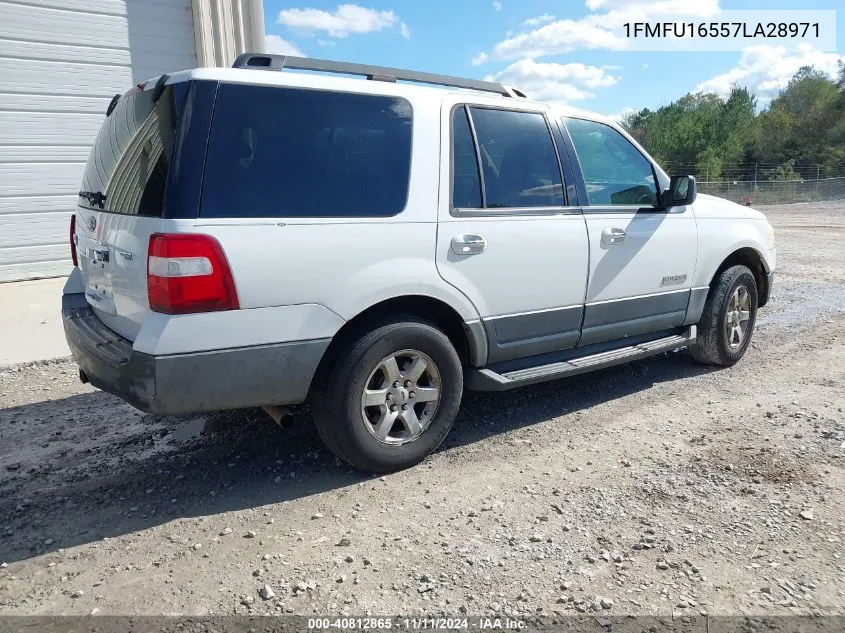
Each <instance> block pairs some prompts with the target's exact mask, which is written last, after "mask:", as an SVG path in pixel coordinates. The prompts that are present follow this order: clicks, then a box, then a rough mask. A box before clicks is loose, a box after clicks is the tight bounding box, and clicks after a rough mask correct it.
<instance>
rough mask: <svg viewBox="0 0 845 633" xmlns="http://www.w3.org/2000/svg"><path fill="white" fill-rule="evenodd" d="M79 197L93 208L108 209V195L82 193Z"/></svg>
mask: <svg viewBox="0 0 845 633" xmlns="http://www.w3.org/2000/svg"><path fill="white" fill-rule="evenodd" d="M79 197H80V198H85V199H86V200H87V201H88V203H89V204H90V205H91V206H94V207H100V208H101V209H104V208H105V207H106V194H104V193H103V192H102V191H80V192H79Z"/></svg>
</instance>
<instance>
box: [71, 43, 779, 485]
mask: <svg viewBox="0 0 845 633" xmlns="http://www.w3.org/2000/svg"><path fill="white" fill-rule="evenodd" d="M283 68H295V69H299V70H310V71H323V73H322V74H318V73H313V72H312V73H304V72H299V73H291V72H278V71H280V70H282V69H283ZM325 72H332V73H343V74H347V75H363V76H365V77H366V78H367V79H368V80H369V81H363V80H361V79H360V78H353V77H337V76H328V75H326V74H325ZM397 80H398V81H397ZM421 83H423V84H439V86H434V85H428V86H423V85H419V84H421ZM71 235H72V238H71V239H72V244H71V248H72V251H73V257H74V260H75V263H76V264H77V267H76V268H75V269H74V271H73V274H72V275H71V276H70V278H69V280H68V282H67V284H66V286H65V289H64V296H63V299H62V312H63V318H64V327H65V333H66V336H67V340H68V343H69V344H70V347H71V350H72V351H73V355H74V356H75V358H76V361H77V362H78V364H79V367H80V377H81V378H82V380H83V381H90V382H91V384H93V385H94V386H96V387H99V388H101V389H104V390H106V391H109V392H111V393H114V394H117V395H118V396H120V397H121V398H123V399H125V400H126V401H128V402H130V403H132V404H133V405H135V406H136V407H138V408H139V409H142V410H144V411H150V412H154V413H161V414H182V413H194V412H200V411H207V410H213V409H228V408H239V407H253V406H265V407H266V408H268V410H269V411H275V412H277V413H278V412H279V411H280V409H279V407H280V406H283V405H290V404H296V403H300V402H303V401H305V400H310V402H311V404H312V409H313V414H314V420H315V423H316V425H317V429H318V430H319V433H320V435H321V437H322V438H323V439H324V440H325V442H326V444H327V445H328V446H329V448H331V450H332V451H334V452H335V453H336V454H337V455H339V456H340V457H342V458H343V459H345V460H346V461H347V462H349V463H350V464H352V465H353V466H356V467H358V468H361V469H364V470H368V471H389V470H394V469H397V468H402V467H405V466H408V465H410V464H413V463H415V462H418V461H419V460H421V459H423V458H424V457H425V456H426V455H428V454H429V453H431V452H432V451H433V450H434V449H435V448H436V447H437V446H438V445H439V444H440V443H441V442H442V441H443V438H444V437H445V436H446V434H447V433H448V432H449V429H450V427H451V426H452V424H453V422H454V420H455V416H456V414H457V411H458V407H459V405H460V402H461V396H462V393H463V390H464V387H465V386H466V387H467V388H469V389H478V390H493V391H495V390H504V389H510V388H513V387H519V386H521V385H527V384H531V383H537V382H540V381H544V380H551V379H556V378H561V377H565V376H571V375H573V374H579V373H583V372H587V371H591V370H593V369H598V368H602V367H607V366H609V365H614V364H617V363H621V362H625V361H628V360H632V359H637V358H642V357H644V356H648V355H652V354H657V353H660V352H665V351H669V350H674V349H677V348H681V347H689V348H690V351H691V353H692V356H693V357H694V358H695V359H697V360H699V361H703V362H706V363H711V364H716V365H731V364H733V363H735V362H737V361H738V360H739V359H740V358H741V357H742V355H743V353H744V352H745V350H746V348H747V347H748V344H749V341H750V339H751V334H752V331H753V328H754V322H755V316H756V313H757V309H758V308H759V307H760V306H762V305H765V303H766V301H767V300H768V297H769V294H770V291H771V287H772V279H773V271H774V268H775V244H774V233H773V230H772V227H771V226H770V225H769V223H768V222H767V221H766V218H765V217H764V216H763V214H761V213H759V212H757V211H754V210H752V209H750V208H748V207H744V206H740V205H737V204H734V203H731V202H728V201H725V200H721V199H718V198H714V197H710V196H705V195H703V194H702V195H699V196H698V197H696V191H695V181H694V179H693V178H691V177H687V176H680V177H673V178H669V177H668V176H667V175H666V174H665V173H664V172H663V170H661V169H660V167H659V166H658V165H657V164H656V163H655V162H654V160H652V159H651V158H650V157H649V156H648V154H647V153H646V152H645V151H644V150H643V149H642V148H641V147H640V146H639V145H638V144H637V143H636V142H635V141H634V140H633V139H631V137H630V136H628V134H626V133H625V131H624V130H622V129H620V128H619V126H618V125H616V124H615V123H614V122H612V121H609V120H607V119H604V118H602V117H601V116H598V115H594V114H590V113H587V112H582V111H577V110H572V109H569V108H561V107H556V106H550V105H547V104H543V103H537V102H534V101H531V100H529V99H527V98H525V97H524V95H522V93H520V92H519V91H517V90H515V89H512V88H508V87H505V86H502V85H500V84H495V83H489V82H481V81H475V80H469V79H458V78H454V77H445V76H439V75H431V74H425V73H415V72H409V71H402V70H397V69H391V68H380V67H372V66H360V65H355V64H346V63H340V62H329V61H324V60H314V59H300V58H293V57H281V56H274V55H260V54H247V55H243V56H241V57H240V58H239V59H238V60H237V61H236V62H235V65H234V68H232V69H205V68H204V69H196V70H191V71H184V72H179V73H174V74H172V75H169V76H167V75H165V76H162V77H160V78H158V79H157V80H154V81H151V82H149V83H147V84H146V85H140V86H138V87H136V88H134V89H132V90H130V91H129V92H127V93H125V94H123V95H116V96H115V98H114V99H113V100H112V102H111V104H110V105H109V108H108V111H107V116H106V119H105V121H104V123H103V125H102V128H101V130H100V132H99V136H98V137H97V140H96V144H95V145H94V148H93V149H92V151H91V154H90V157H89V159H88V165H87V168H86V171H85V176H84V180H83V184H82V190H81V191H80V194H79V204H78V207H77V210H76V213H75V215H74V217H73V219H72V224H71Z"/></svg>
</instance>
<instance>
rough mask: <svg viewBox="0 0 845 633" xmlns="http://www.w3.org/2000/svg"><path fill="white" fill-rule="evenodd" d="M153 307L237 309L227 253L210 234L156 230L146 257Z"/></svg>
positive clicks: (176, 310) (167, 310) (183, 311)
mask: <svg viewBox="0 0 845 633" xmlns="http://www.w3.org/2000/svg"><path fill="white" fill-rule="evenodd" d="M147 296H148V298H149V303H150V310H153V311H154V312H163V313H165V314H187V313H191V312H214V311H216V310H237V309H238V307H239V306H238V294H237V291H236V290H235V281H234V279H233V278H232V271H231V270H230V268H229V262H228V261H227V260H226V255H225V254H224V253H223V249H222V248H221V247H220V243H219V242H218V241H217V240H215V239H214V238H213V237H211V236H209V235H192V234H185V233H178V234H167V233H154V234H153V235H151V236H150V249H149V256H148V258H147Z"/></svg>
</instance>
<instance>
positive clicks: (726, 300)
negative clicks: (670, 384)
mask: <svg viewBox="0 0 845 633" xmlns="http://www.w3.org/2000/svg"><path fill="white" fill-rule="evenodd" d="M757 300H758V299H757V281H756V280H755V278H754V275H753V273H752V272H751V271H750V270H749V269H748V268H747V267H745V266H731V267H730V268H727V269H725V270H723V271H722V272H721V273H719V274H718V275H717V276H716V277H715V278H714V279H713V282H712V283H711V284H710V292H709V293H708V295H707V300H706V302H705V303H704V311H703V312H702V314H701V320H700V321H699V322H698V335H697V338H696V341H695V343H694V344H693V345H691V346H690V353H691V354H692V357H693V358H694V359H695V360H697V361H698V362H700V363H704V364H707V365H720V366H722V367H730V366H731V365H734V364H736V363H737V362H738V361H739V360H740V359H741V358H742V357H743V355H744V354H745V350H746V349H748V345H749V343H750V342H751V336H752V334H753V333H754V324H755V323H756V321H757Z"/></svg>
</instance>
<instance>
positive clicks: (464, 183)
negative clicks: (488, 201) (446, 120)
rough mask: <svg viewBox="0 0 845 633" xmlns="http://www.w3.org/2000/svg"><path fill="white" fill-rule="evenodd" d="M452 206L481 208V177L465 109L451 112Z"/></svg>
mask: <svg viewBox="0 0 845 633" xmlns="http://www.w3.org/2000/svg"><path fill="white" fill-rule="evenodd" d="M452 206H453V207H455V208H456V209H480V208H481V206H482V205H481V177H480V176H479V175H478V160H477V157H476V154H475V144H474V143H473V141H472V131H471V130H470V127H469V120H468V119H467V113H466V108H464V107H458V108H455V110H454V111H453V112H452Z"/></svg>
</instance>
